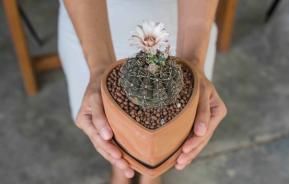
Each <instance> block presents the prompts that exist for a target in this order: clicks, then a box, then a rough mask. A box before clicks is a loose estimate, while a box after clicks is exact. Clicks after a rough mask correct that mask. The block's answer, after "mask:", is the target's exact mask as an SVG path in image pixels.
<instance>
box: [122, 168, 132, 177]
mask: <svg viewBox="0 0 289 184" xmlns="http://www.w3.org/2000/svg"><path fill="white" fill-rule="evenodd" d="M134 174H135V173H134V170H132V169H130V168H128V169H126V170H125V171H124V175H125V176H126V177H127V178H132V177H133V176H134Z"/></svg>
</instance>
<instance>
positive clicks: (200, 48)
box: [177, 0, 218, 69]
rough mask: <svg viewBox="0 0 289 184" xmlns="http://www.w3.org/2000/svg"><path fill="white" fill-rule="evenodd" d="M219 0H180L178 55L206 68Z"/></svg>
mask: <svg viewBox="0 0 289 184" xmlns="http://www.w3.org/2000/svg"><path fill="white" fill-rule="evenodd" d="M217 5H218V0H178V36H177V37H178V38H177V56H179V57H181V58H184V59H186V60H188V61H192V62H194V64H196V65H198V66H199V67H200V68H201V69H203V68H204V62H205V57H206V53H207V49H208V44H209V39H210V32H211V27H212V24H213V22H214V20H215V13H216V9H217Z"/></svg>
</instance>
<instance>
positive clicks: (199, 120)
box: [194, 92, 211, 136]
mask: <svg viewBox="0 0 289 184" xmlns="http://www.w3.org/2000/svg"><path fill="white" fill-rule="evenodd" d="M210 115H211V113H210V100H209V94H208V92H204V93H202V94H201V95H200V99H199V105H198V109H197V114H196V118H195V125H194V133H195V135H197V136H204V135H205V134H206V133H207V130H208V126H209V120H210Z"/></svg>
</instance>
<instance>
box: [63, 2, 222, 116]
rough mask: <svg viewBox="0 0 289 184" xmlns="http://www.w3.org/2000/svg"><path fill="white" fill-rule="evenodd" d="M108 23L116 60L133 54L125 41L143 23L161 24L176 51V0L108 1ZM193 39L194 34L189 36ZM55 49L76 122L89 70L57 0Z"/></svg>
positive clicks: (212, 49)
mask: <svg viewBox="0 0 289 184" xmlns="http://www.w3.org/2000/svg"><path fill="white" fill-rule="evenodd" d="M107 5H108V14H109V24H110V30H111V34H112V40H113V46H114V50H115V54H116V57H117V59H121V58H126V57H129V56H131V55H133V54H134V53H135V51H136V49H135V48H131V47H130V46H129V42H128V39H129V37H130V33H131V31H133V30H134V29H135V27H136V25H138V24H141V23H142V22H143V21H145V20H152V21H158V22H163V23H164V24H165V27H166V29H167V31H168V32H169V33H170V44H171V54H172V55H175V52H176V35H177V0H145V1H144V0H107ZM192 36H193V35H192ZM216 38H217V28H216V26H215V25H213V26H212V31H211V36H210V43H209V48H208V53H207V56H206V61H205V74H206V75H207V77H208V78H209V79H212V74H213V66H214V61H215V53H216ZM58 50H59V55H60V59H61V62H62V66H63V70H64V73H65V76H66V80H67V85H68V94H69V102H70V108H71V112H72V116H73V118H74V119H75V117H76V115H77V113H78V110H79V108H80V105H81V101H82V97H83V95H84V92H85V89H86V86H87V84H88V80H89V70H88V66H87V63H86V61H85V57H84V55H83V52H82V48H81V45H80V43H79V40H78V37H77V35H76V33H75V30H74V28H73V25H72V23H71V20H70V18H69V16H68V14H67V11H66V9H65V6H64V4H63V2H62V0H60V10H59V21H58Z"/></svg>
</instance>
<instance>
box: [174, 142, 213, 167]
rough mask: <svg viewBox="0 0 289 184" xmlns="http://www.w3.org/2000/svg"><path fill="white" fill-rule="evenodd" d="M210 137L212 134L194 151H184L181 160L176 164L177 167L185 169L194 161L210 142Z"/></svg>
mask: <svg viewBox="0 0 289 184" xmlns="http://www.w3.org/2000/svg"><path fill="white" fill-rule="evenodd" d="M210 138H211V136H209V137H208V138H207V139H206V140H205V141H204V142H203V143H202V144H201V145H200V146H199V147H197V148H196V149H195V150H193V151H192V152H190V153H188V154H186V153H182V154H181V155H180V157H179V158H180V160H181V161H178V162H177V164H176V165H175V168H176V169H177V170H183V169H184V168H185V167H186V166H188V165H189V164H190V163H191V162H192V160H194V159H195V158H196V157H197V156H198V155H199V154H200V152H201V151H202V150H203V149H204V147H205V146H206V145H207V144H208V142H209V140H210Z"/></svg>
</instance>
